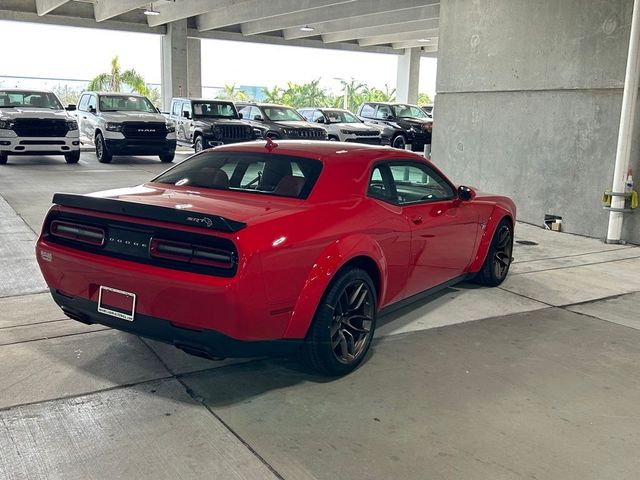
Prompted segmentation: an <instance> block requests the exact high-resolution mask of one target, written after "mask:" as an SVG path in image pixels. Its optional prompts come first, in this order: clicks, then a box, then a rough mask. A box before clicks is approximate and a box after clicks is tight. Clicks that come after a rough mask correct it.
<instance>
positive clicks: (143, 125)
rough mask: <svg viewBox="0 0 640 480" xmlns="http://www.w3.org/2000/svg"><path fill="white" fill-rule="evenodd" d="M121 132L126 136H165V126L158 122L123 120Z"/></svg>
mask: <svg viewBox="0 0 640 480" xmlns="http://www.w3.org/2000/svg"><path fill="white" fill-rule="evenodd" d="M122 134H123V135H124V136H125V137H126V138H165V137H166V136H167V127H166V125H165V124H164V123H160V122H124V125H123V127H122Z"/></svg>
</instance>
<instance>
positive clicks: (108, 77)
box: [87, 55, 149, 95]
mask: <svg viewBox="0 0 640 480" xmlns="http://www.w3.org/2000/svg"><path fill="white" fill-rule="evenodd" d="M125 85H126V86H127V87H129V88H130V89H131V90H132V91H133V92H137V93H139V94H141V95H148V94H149V89H148V88H147V84H146V83H145V81H144V78H143V77H142V75H140V74H139V73H138V72H136V71H135V70H134V69H132V68H131V69H129V70H125V71H124V72H123V71H122V67H121V66H120V60H119V59H118V56H117V55H116V56H115V57H113V58H112V59H111V71H110V72H109V73H101V74H100V75H98V76H96V77H95V78H93V80H91V82H89V86H88V87H87V89H88V90H94V91H107V92H119V91H121V89H122V87H123V86H125Z"/></svg>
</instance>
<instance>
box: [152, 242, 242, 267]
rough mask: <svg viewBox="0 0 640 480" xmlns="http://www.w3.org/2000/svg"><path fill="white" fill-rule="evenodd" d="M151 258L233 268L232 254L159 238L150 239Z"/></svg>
mask: <svg viewBox="0 0 640 480" xmlns="http://www.w3.org/2000/svg"><path fill="white" fill-rule="evenodd" d="M149 251H150V253H151V256H152V257H155V258H164V259H166V260H173V261H176V262H185V263H192V264H196V265H208V266H211V267H218V268H233V266H234V264H235V259H234V255H233V253H232V252H229V251H226V250H221V249H218V248H211V247H206V246H204V245H197V244H193V243H185V242H174V241H172V240H163V239H161V238H153V239H151V244H150V249H149Z"/></svg>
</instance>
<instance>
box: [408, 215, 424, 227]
mask: <svg viewBox="0 0 640 480" xmlns="http://www.w3.org/2000/svg"><path fill="white" fill-rule="evenodd" d="M411 221H412V222H413V223H414V224H415V225H420V224H421V223H422V215H416V216H415V217H411Z"/></svg>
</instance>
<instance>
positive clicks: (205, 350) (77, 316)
mask: <svg viewBox="0 0 640 480" xmlns="http://www.w3.org/2000/svg"><path fill="white" fill-rule="evenodd" d="M51 295H52V297H53V299H54V301H55V302H56V303H57V304H58V305H59V306H60V308H62V311H63V312H64V313H65V314H66V315H67V316H68V317H69V318H72V319H73V320H77V321H79V322H82V323H86V324H92V323H99V324H101V325H106V326H108V327H112V328H115V329H117V330H122V331H124V332H129V333H133V334H135V335H140V336H142V337H146V338H150V339H153V340H158V341H161V342H165V343H169V344H172V345H174V346H176V347H178V348H180V349H182V350H184V351H186V352H187V353H190V354H193V355H198V356H204V357H212V358H215V357H230V358H234V357H235V358H243V357H261V356H286V355H291V354H293V353H294V352H295V351H296V350H297V349H298V348H299V346H300V344H301V341H300V340H260V341H242V340H236V339H234V338H231V337H229V336H227V335H223V334H222V333H219V332H216V331H215V330H208V329H203V330H191V329H187V328H182V327H179V326H177V325H174V324H172V323H171V322H170V321H168V320H164V319H160V318H155V317H151V316H147V315H142V314H136V315H135V318H134V320H133V321H131V322H130V321H127V320H121V319H119V318H115V317H112V316H109V315H105V314H103V313H99V312H98V310H97V304H96V303H95V302H92V301H90V300H86V299H84V298H79V297H68V296H66V295H62V294H61V293H60V292H59V291H58V290H56V289H53V288H52V289H51Z"/></svg>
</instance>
